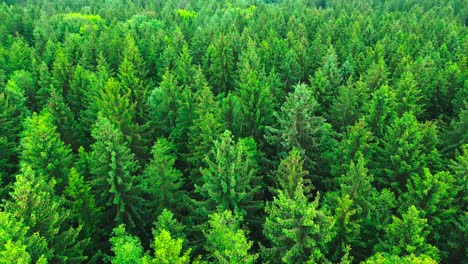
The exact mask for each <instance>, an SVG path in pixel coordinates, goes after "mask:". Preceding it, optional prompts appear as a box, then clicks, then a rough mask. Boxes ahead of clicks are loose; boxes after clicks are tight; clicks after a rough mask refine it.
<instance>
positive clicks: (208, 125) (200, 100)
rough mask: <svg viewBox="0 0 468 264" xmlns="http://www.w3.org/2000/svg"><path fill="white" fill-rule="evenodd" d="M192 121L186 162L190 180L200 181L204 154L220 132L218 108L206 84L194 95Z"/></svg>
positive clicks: (193, 181) (197, 182) (196, 182)
mask: <svg viewBox="0 0 468 264" xmlns="http://www.w3.org/2000/svg"><path fill="white" fill-rule="evenodd" d="M194 115H195V117H194V121H193V124H192V125H191V126H190V127H189V132H188V137H189V138H188V145H187V149H189V150H190V152H189V153H188V154H187V156H186V159H187V163H188V164H189V166H190V169H191V171H190V182H191V183H192V184H193V183H195V184H199V183H200V178H201V177H200V176H201V175H200V167H201V166H202V165H203V160H204V158H205V156H206V155H207V154H208V153H209V152H210V150H211V149H212V148H213V145H214V142H215V140H218V139H219V137H220V136H221V134H222V127H223V126H222V124H221V121H220V118H219V116H220V109H219V106H218V102H217V101H215V99H214V96H213V93H212V92H211V90H210V88H209V87H208V86H203V87H202V88H201V90H200V91H198V93H197V95H196V106H195V110H194Z"/></svg>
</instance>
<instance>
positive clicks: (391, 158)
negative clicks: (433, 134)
mask: <svg viewBox="0 0 468 264" xmlns="http://www.w3.org/2000/svg"><path fill="white" fill-rule="evenodd" d="M421 128H422V126H421V125H420V124H419V123H418V121H417V120H416V118H415V117H414V115H413V114H411V113H405V114H403V116H402V117H401V118H397V119H395V121H394V122H393V123H391V124H390V126H389V127H388V128H387V129H386V131H385V134H384V136H383V137H382V138H381V140H382V142H381V147H380V148H379V149H378V158H377V162H376V164H375V165H374V166H375V167H374V168H373V169H374V170H373V171H374V173H373V174H374V175H378V176H379V178H378V181H379V183H380V186H382V187H386V188H389V187H391V188H392V189H393V190H395V191H399V192H401V191H404V190H405V189H406V181H407V179H408V178H411V177H413V176H414V175H415V174H418V173H422V172H423V168H424V167H425V166H427V165H428V163H429V162H430V161H431V160H430V158H431V156H430V154H431V153H432V151H433V150H434V149H429V150H425V148H426V146H425V143H424V142H425V141H424V137H425V135H424V134H423V133H422V131H421ZM429 147H430V146H429ZM433 148H434V147H433Z"/></svg>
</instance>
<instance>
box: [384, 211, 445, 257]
mask: <svg viewBox="0 0 468 264" xmlns="http://www.w3.org/2000/svg"><path fill="white" fill-rule="evenodd" d="M427 228H428V224H427V219H426V218H422V217H421V216H420V212H419V210H418V209H416V207H415V206H410V207H409V208H408V210H407V211H406V212H404V213H403V214H402V218H398V217H395V216H393V222H392V223H391V224H390V225H388V226H387V227H386V228H385V236H384V237H383V239H382V240H381V241H380V243H379V244H377V245H376V246H375V250H376V251H377V252H387V253H389V254H391V255H396V256H406V255H410V254H415V255H416V256H419V255H427V256H430V257H431V258H433V259H435V260H439V250H438V249H437V248H436V247H434V246H433V245H431V244H429V243H428V242H427V235H428V233H429V232H428V231H427Z"/></svg>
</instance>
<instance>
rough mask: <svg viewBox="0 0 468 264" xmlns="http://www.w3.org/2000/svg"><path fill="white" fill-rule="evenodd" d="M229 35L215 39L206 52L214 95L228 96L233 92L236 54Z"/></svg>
mask: <svg viewBox="0 0 468 264" xmlns="http://www.w3.org/2000/svg"><path fill="white" fill-rule="evenodd" d="M232 46H233V45H232V43H231V38H230V36H229V35H224V34H221V35H219V36H218V37H216V38H215V41H214V43H212V44H211V45H210V46H209V47H208V50H207V51H206V59H205V60H206V68H207V71H205V72H208V73H209V78H208V81H209V83H210V86H211V87H214V89H215V90H214V91H213V92H214V94H215V95H218V94H220V93H223V94H227V93H228V92H229V91H231V90H232V88H233V86H234V84H233V79H234V78H233V76H234V54H233V53H234V52H233V47H232Z"/></svg>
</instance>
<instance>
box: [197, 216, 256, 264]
mask: <svg viewBox="0 0 468 264" xmlns="http://www.w3.org/2000/svg"><path fill="white" fill-rule="evenodd" d="M240 222H241V220H240V219H239V218H238V217H236V216H235V215H233V214H232V213H231V211H228V210H226V211H220V213H214V214H211V215H210V220H209V221H208V224H209V228H208V230H207V231H206V232H205V237H206V245H205V248H206V250H207V251H208V252H209V256H208V258H207V259H208V260H209V261H210V262H215V263H255V260H256V259H257V258H258V255H257V254H251V253H249V251H250V249H251V247H252V244H253V243H252V241H248V240H247V237H246V233H245V231H244V230H242V229H241V228H240Z"/></svg>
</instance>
